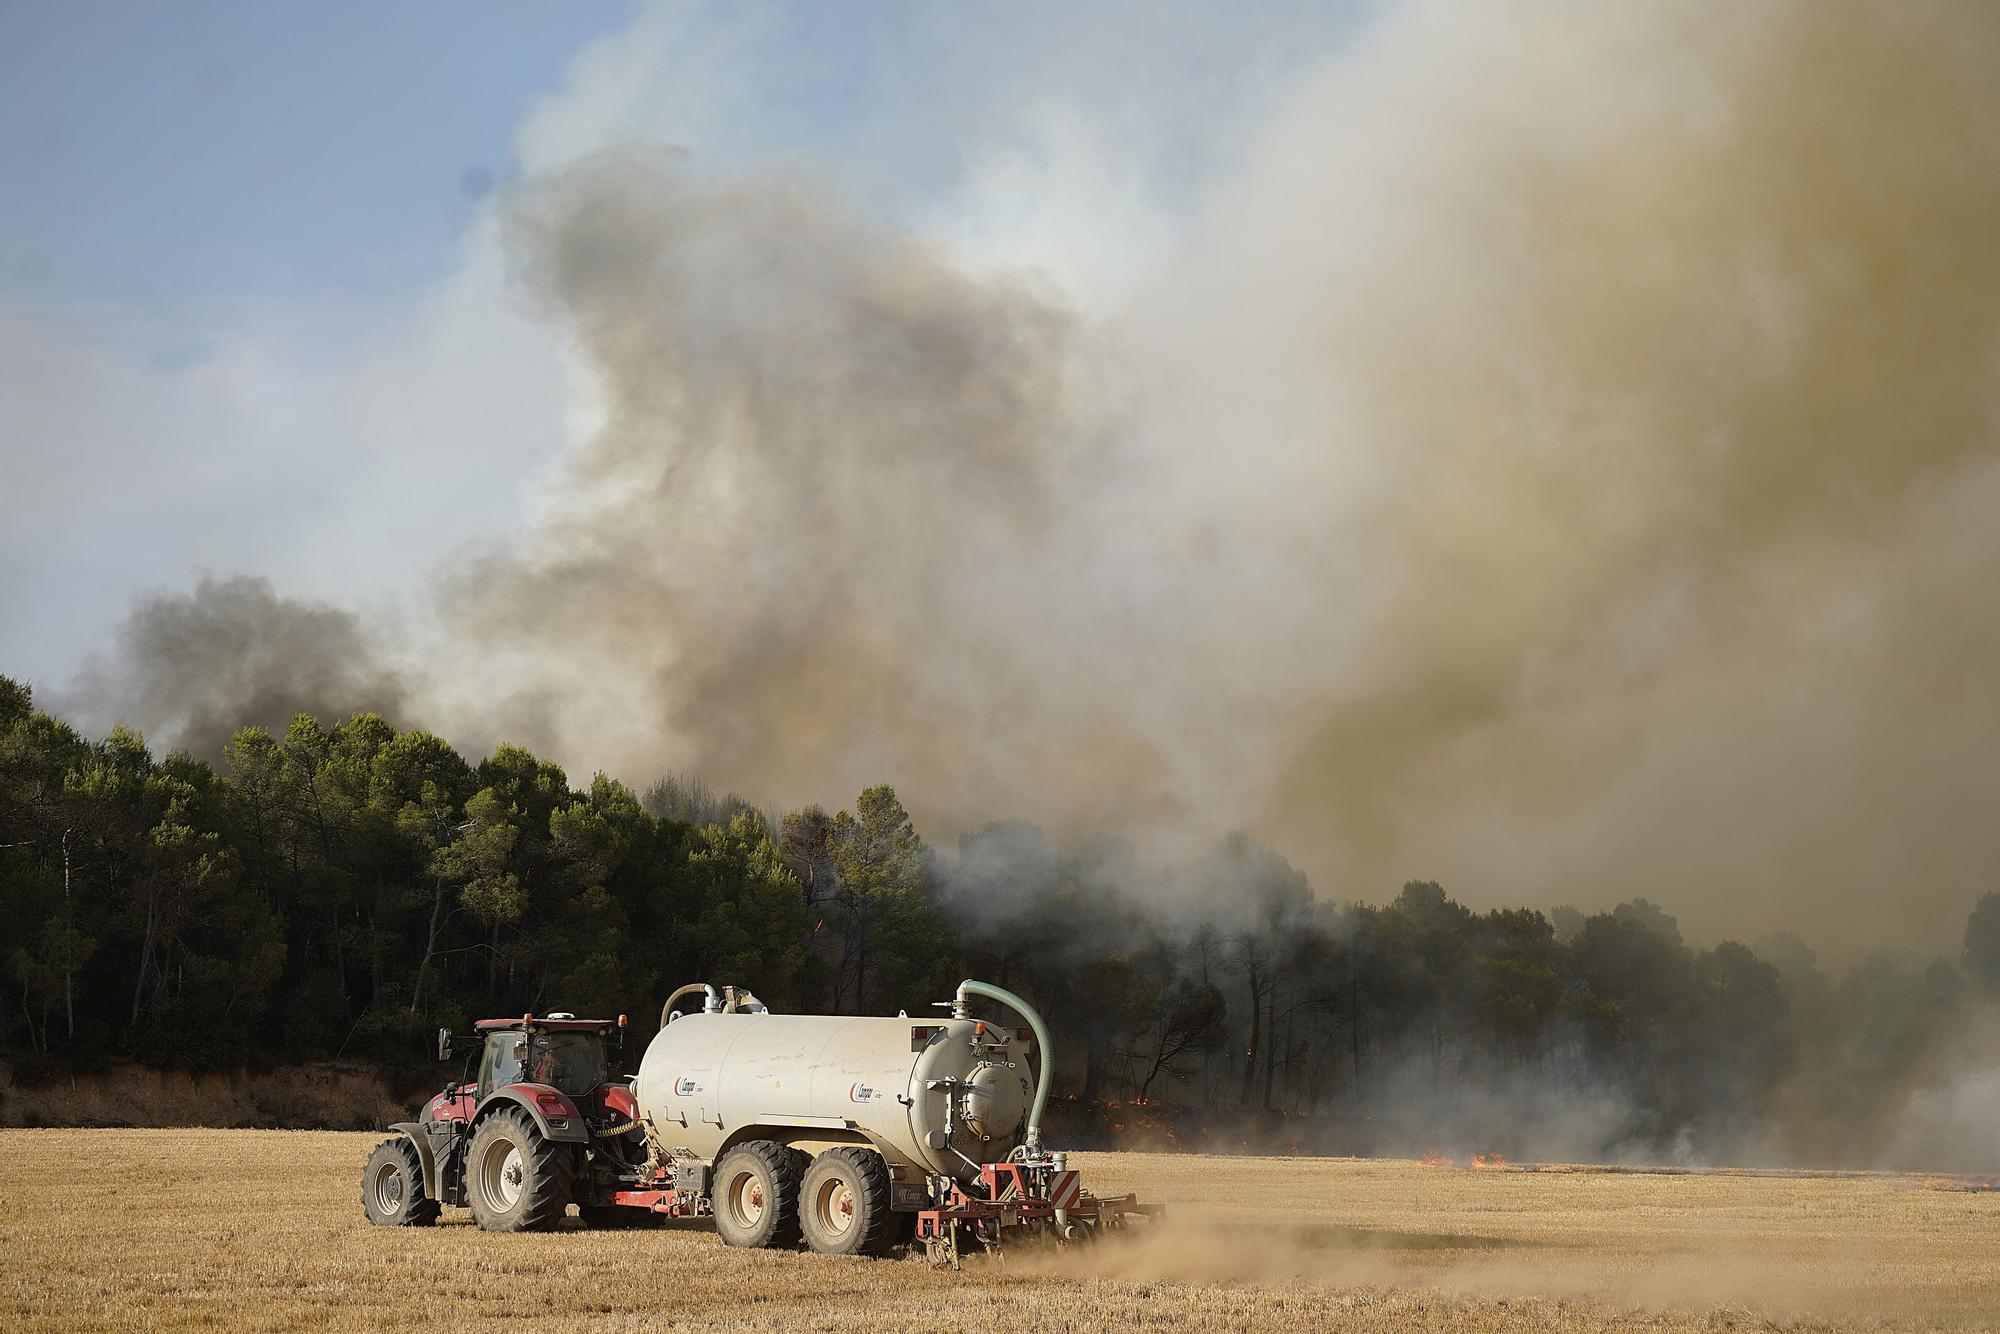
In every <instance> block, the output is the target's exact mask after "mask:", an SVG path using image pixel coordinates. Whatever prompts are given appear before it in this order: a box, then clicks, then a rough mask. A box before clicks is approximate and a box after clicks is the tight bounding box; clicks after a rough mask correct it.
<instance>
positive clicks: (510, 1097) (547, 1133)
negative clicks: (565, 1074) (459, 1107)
mask: <svg viewBox="0 0 2000 1334" xmlns="http://www.w3.org/2000/svg"><path fill="white" fill-rule="evenodd" d="M503 1105H507V1106H515V1107H520V1108H523V1109H524V1110H526V1112H527V1113H528V1115H529V1116H532V1117H533V1118H534V1119H535V1129H537V1130H539V1131H541V1132H542V1138H543V1139H549V1140H554V1141H555V1142H557V1143H558V1144H588V1143H590V1127H589V1125H587V1124H586V1123H585V1122H584V1119H583V1113H582V1112H580V1111H578V1110H577V1106H576V1103H575V1102H573V1101H571V1099H570V1096H569V1095H568V1094H567V1093H564V1092H563V1091H562V1090H561V1089H557V1088H552V1087H550V1086H549V1085H547V1084H509V1085H507V1086H506V1087H505V1088H498V1089H495V1090H493V1092H491V1093H489V1094H488V1095H487V1096H486V1101H485V1102H483V1103H481V1104H480V1106H479V1114H478V1115H477V1116H475V1117H473V1118H472V1124H473V1125H474V1126H477V1125H478V1124H479V1123H480V1122H481V1121H484V1120H485V1119H486V1118H487V1117H488V1116H490V1115H492V1114H493V1111H494V1109H496V1108H498V1107H500V1106H503Z"/></svg>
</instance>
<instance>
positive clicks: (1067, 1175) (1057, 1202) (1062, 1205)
mask: <svg viewBox="0 0 2000 1334" xmlns="http://www.w3.org/2000/svg"><path fill="white" fill-rule="evenodd" d="M1081 1194H1083V1173H1081V1172H1057V1173H1056V1174H1055V1175H1053V1176H1051V1177H1050V1178H1049V1203H1050V1204H1053V1205H1054V1206H1055V1207H1056V1208H1058V1209H1067V1208H1069V1207H1070V1206H1071V1205H1073V1204H1075V1203H1076V1197H1077V1196H1079V1195H1081Z"/></svg>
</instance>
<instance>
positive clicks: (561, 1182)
mask: <svg viewBox="0 0 2000 1334" xmlns="http://www.w3.org/2000/svg"><path fill="white" fill-rule="evenodd" d="M575 1171H576V1154H575V1151H574V1150H573V1149H571V1147H570V1146H569V1145H567V1144H556V1143H553V1142H551V1141H549V1140H547V1139H544V1138H543V1137H542V1132H541V1131H540V1130H538V1129H536V1127H535V1123H534V1121H533V1120H531V1119H530V1118H529V1116H528V1114H527V1113H526V1112H524V1111H522V1110H521V1109H520V1108H518V1107H507V1108H502V1109H501V1110H500V1111H497V1112H494V1113H493V1114H492V1115H491V1116H489V1117H487V1118H486V1119H485V1120H484V1121H481V1122H480V1123H479V1128H478V1129H477V1130H474V1131H473V1132H472V1145H471V1147H470V1148H468V1149H467V1150H466V1151H465V1201H466V1203H467V1204H469V1205H471V1206H472V1221H473V1222H475V1223H477V1224H479V1226H480V1227H481V1228H483V1229H484V1230H485V1231H487V1232H547V1231H548V1230H550V1229H551V1228H553V1227H555V1226H556V1224H558V1223H560V1222H562V1218H563V1214H564V1213H566V1212H567V1211H568V1209H569V1199H570V1188H571V1185H572V1182H573V1180H574V1178H575Z"/></svg>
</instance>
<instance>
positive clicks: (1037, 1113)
mask: <svg viewBox="0 0 2000 1334" xmlns="http://www.w3.org/2000/svg"><path fill="white" fill-rule="evenodd" d="M971 996H984V997H986V999H988V1000H993V1001H999V1002H1000V1003H1001V1004H1002V1005H1004V1006H1006V1007H1007V1008H1008V1009H1010V1010H1012V1011H1014V1013H1016V1014H1018V1015H1020V1016H1021V1017H1022V1018H1023V1019H1026V1020H1027V1021H1028V1027H1029V1028H1031V1029H1033V1030H1034V1033H1035V1042H1036V1044H1037V1045H1038V1046H1039V1048H1040V1056H1041V1061H1040V1068H1039V1069H1037V1070H1036V1071H1035V1105H1034V1107H1033V1108H1032V1109H1030V1111H1029V1112H1028V1130H1027V1134H1026V1136H1025V1137H1024V1138H1023V1139H1022V1141H1021V1149H1022V1151H1023V1152H1024V1153H1026V1154H1027V1155H1028V1156H1029V1157H1031V1158H1032V1157H1035V1156H1036V1155H1038V1154H1040V1153H1041V1151H1042V1109H1043V1108H1045V1107H1047V1106H1048V1103H1049V1074H1050V1072H1051V1070H1052V1069H1053V1068H1054V1066H1053V1064H1052V1062H1051V1059H1050V1057H1051V1051H1050V1047H1049V1026H1048V1025H1047V1024H1045V1023H1043V1022H1042V1016H1041V1015H1039V1014H1037V1013H1036V1012H1035V1007H1034V1006H1032V1005H1030V1004H1028V1002H1026V1001H1024V1000H1022V999H1021V998H1020V997H1019V996H1016V995H1015V994H1014V993H1013V992H1011V991H1009V990H1007V989H1006V988H1005V987H996V986H994V985H993V984H992V983H991V982H979V981H975V980H974V979H972V978H969V977H968V978H966V979H965V980H964V981H963V982H961V983H959V984H958V994H957V995H956V996H954V997H953V998H952V1010H951V1013H952V1017H953V1018H954V1019H970V1018H971V1017H972V1016H971V1015H970V1014H968V1013H967V1012H966V999H967V998H968V997H971Z"/></svg>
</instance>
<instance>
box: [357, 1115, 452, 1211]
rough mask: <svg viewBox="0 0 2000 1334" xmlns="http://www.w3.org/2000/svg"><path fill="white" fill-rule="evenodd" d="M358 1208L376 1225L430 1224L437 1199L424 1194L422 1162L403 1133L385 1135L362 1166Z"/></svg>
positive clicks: (436, 1209) (436, 1205)
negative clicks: (387, 1136)
mask: <svg viewBox="0 0 2000 1334" xmlns="http://www.w3.org/2000/svg"><path fill="white" fill-rule="evenodd" d="M361 1212H363V1213H364V1214H366V1215H368V1221H369V1222H371V1223H373V1224H374V1225H375V1226H376V1227H429V1226H430V1225H431V1224H433V1223H435V1222H437V1220H438V1202H437V1201H436V1200H434V1199H432V1198H430V1197H429V1196H428V1195H426V1194H424V1165H423V1163H422V1162H421V1161H420V1160H419V1159H418V1158H417V1150H416V1146H415V1145H413V1144H411V1143H410V1140H409V1137H408V1136H406V1135H397V1136H395V1137H394V1138H392V1139H385V1140H383V1141H382V1142H381V1143H380V1144H377V1145H376V1146H375V1152H373V1153H371V1154H369V1155H368V1166H366V1167H364V1168H362V1169H361Z"/></svg>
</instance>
